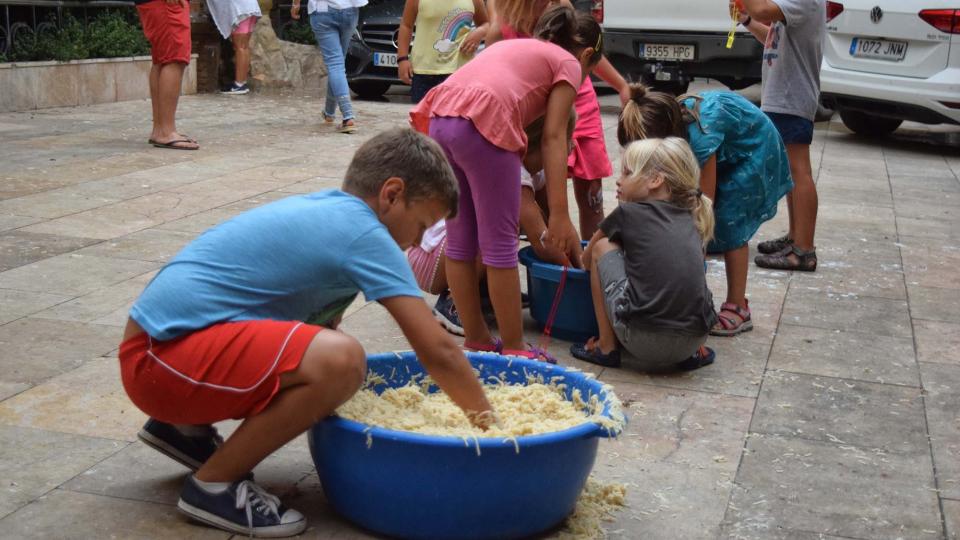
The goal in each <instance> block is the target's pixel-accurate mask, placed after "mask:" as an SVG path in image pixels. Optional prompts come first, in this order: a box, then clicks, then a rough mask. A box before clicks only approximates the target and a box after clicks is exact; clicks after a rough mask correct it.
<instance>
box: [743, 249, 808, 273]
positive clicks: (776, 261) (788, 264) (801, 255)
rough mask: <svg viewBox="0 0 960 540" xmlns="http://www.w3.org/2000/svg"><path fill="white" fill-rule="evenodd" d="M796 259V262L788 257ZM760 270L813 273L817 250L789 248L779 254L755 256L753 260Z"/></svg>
mask: <svg viewBox="0 0 960 540" xmlns="http://www.w3.org/2000/svg"><path fill="white" fill-rule="evenodd" d="M791 254H792V255H794V256H796V258H797V262H793V261H792V260H790V255H791ZM753 262H754V263H756V265H757V266H759V267H760V268H770V269H771V270H796V271H798V272H814V271H816V269H817V250H816V249H811V250H810V251H804V250H802V249H800V248H798V247H797V246H790V248H789V249H784V250H783V251H781V252H779V253H772V254H770V255H757V256H756V258H754V259H753Z"/></svg>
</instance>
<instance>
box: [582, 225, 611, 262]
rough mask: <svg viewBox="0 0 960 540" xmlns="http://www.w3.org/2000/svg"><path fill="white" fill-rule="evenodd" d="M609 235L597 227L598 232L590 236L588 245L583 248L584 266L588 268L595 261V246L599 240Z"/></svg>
mask: <svg viewBox="0 0 960 540" xmlns="http://www.w3.org/2000/svg"><path fill="white" fill-rule="evenodd" d="M606 237H607V235H606V234H605V233H604V232H603V231H602V230H601V229H597V232H595V233H593V236H592V237H590V242H588V243H587V247H585V248H583V268H584V269H586V270H589V269H590V265H591V264H592V262H593V247H594V246H596V245H597V240H599V239H601V238H606Z"/></svg>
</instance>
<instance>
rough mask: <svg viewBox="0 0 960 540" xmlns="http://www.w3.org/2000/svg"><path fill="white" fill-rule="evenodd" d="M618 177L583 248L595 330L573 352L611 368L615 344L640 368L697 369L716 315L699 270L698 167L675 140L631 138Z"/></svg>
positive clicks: (708, 355)
mask: <svg viewBox="0 0 960 540" xmlns="http://www.w3.org/2000/svg"><path fill="white" fill-rule="evenodd" d="M622 161H623V171H622V174H621V176H620V179H619V180H617V198H618V199H619V200H620V206H619V207H618V208H617V209H616V210H614V211H613V212H612V213H611V214H610V215H609V216H607V218H606V219H604V220H603V222H602V223H600V230H599V231H597V233H596V234H594V236H593V238H592V239H591V240H590V244H589V245H588V246H587V248H586V250H585V251H584V253H583V263H584V267H585V268H589V269H590V274H591V275H590V280H591V290H592V293H593V307H594V310H595V311H596V314H597V322H598V323H599V328H600V336H599V338H596V339H594V338H591V339H590V340H589V341H588V342H587V343H584V344H575V345H573V346H571V348H570V352H571V354H573V356H574V357H575V358H579V359H581V360H584V361H587V362H591V363H594V364H598V365H602V366H607V367H619V366H620V355H621V351H625V352H626V353H627V354H628V356H629V357H632V359H634V360H635V365H636V367H638V368H640V369H642V370H644V371H664V370H671V369H684V370H689V369H696V368H698V367H702V366H705V365H707V364H710V363H712V362H713V359H714V357H715V354H714V352H713V351H712V350H710V349H708V348H707V347H704V346H703V344H704V342H706V340H707V335H708V333H709V332H710V328H711V327H712V326H713V325H714V323H715V322H716V320H717V318H716V314H715V313H714V310H713V298H712V295H711V294H710V290H709V289H708V288H707V283H706V277H705V275H704V272H703V268H704V260H703V248H704V246H705V245H706V243H707V242H708V241H709V240H710V238H711V236H712V235H713V208H712V206H713V205H712V203H711V201H710V199H709V198H708V197H706V196H705V195H704V194H703V193H702V192H701V191H700V167H699V166H698V165H697V160H696V158H695V157H694V155H693V152H692V151H691V150H690V146H689V145H688V144H687V142H686V141H684V140H683V139H681V138H678V137H669V138H666V139H647V140H642V141H637V142H634V143H631V144H630V145H629V146H627V149H626V150H625V151H624V153H623V160H622Z"/></svg>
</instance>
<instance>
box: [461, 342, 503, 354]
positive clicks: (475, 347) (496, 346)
mask: <svg viewBox="0 0 960 540" xmlns="http://www.w3.org/2000/svg"><path fill="white" fill-rule="evenodd" d="M463 348H464V349H468V350H471V351H474V352H492V353H497V354H503V341H501V340H500V338H493V343H470V342H469V341H464V342H463Z"/></svg>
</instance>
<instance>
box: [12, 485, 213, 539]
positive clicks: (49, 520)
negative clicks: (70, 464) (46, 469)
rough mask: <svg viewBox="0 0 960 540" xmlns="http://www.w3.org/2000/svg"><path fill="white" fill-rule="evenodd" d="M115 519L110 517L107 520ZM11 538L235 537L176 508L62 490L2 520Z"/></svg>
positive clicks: (55, 491)
mask: <svg viewBox="0 0 960 540" xmlns="http://www.w3.org/2000/svg"><path fill="white" fill-rule="evenodd" d="M107 516H109V518H108V517H107ZM0 528H2V529H3V530H4V534H8V535H10V537H11V538H23V539H31V538H37V539H47V538H63V539H70V540H72V539H77V540H81V539H87V538H115V537H121V536H122V537H126V538H162V539H170V540H182V539H190V540H193V539H197V540H206V539H221V540H226V539H228V538H230V537H231V535H230V534H229V533H226V532H223V531H219V530H216V529H211V528H209V527H205V526H202V525H198V524H195V523H191V522H189V521H188V520H187V519H186V518H185V517H184V516H183V515H182V514H180V513H179V512H178V511H177V509H176V507H175V506H171V505H167V504H155V503H145V502H140V501H128V500H125V499H116V498H113V497H102V496H99V495H90V494H87V493H76V492H72V491H66V490H61V489H57V490H54V491H53V492H51V493H49V494H48V495H46V496H44V497H42V498H40V499H38V500H36V501H35V502H33V503H31V504H30V505H28V506H25V507H24V508H21V509H20V510H19V511H17V512H16V513H14V514H12V515H9V516H7V517H6V518H4V519H3V520H0Z"/></svg>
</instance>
